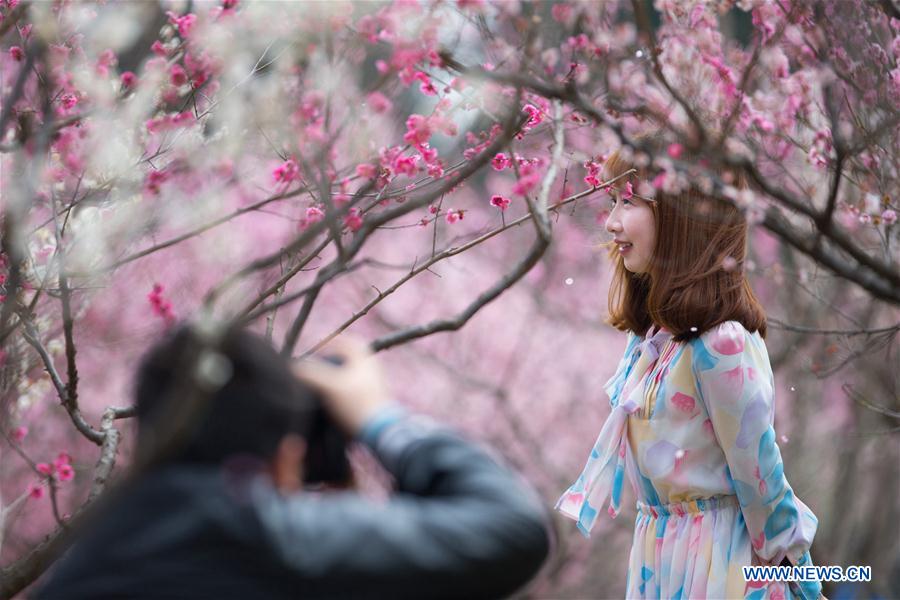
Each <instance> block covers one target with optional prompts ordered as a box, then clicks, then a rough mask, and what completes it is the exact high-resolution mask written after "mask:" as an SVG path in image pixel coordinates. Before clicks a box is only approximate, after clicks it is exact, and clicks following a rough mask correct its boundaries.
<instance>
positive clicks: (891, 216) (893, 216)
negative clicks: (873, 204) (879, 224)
mask: <svg viewBox="0 0 900 600" xmlns="http://www.w3.org/2000/svg"><path fill="white" fill-rule="evenodd" d="M881 220H882V221H884V224H885V225H893V224H894V223H896V222H897V213H896V212H895V211H893V210H891V209H890V208H889V209H887V210H886V211H884V212H883V213H881Z"/></svg>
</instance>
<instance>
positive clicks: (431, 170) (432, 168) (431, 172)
mask: <svg viewBox="0 0 900 600" xmlns="http://www.w3.org/2000/svg"><path fill="white" fill-rule="evenodd" d="M428 176H429V177H434V178H435V179H440V178H441V177H443V176H444V165H443V164H442V163H441V161H437V162H434V163H432V164H430V165H428Z"/></svg>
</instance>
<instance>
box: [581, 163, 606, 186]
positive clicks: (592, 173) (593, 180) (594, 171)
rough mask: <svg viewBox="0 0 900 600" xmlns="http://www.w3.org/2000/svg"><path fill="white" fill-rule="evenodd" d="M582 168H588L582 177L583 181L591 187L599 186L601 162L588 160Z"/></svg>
mask: <svg viewBox="0 0 900 600" xmlns="http://www.w3.org/2000/svg"><path fill="white" fill-rule="evenodd" d="M584 168H585V169H587V170H588V174H587V176H586V177H585V178H584V182H585V183H586V184H588V185H589V186H591V187H599V186H600V184H601V183H602V181H601V179H600V168H601V163H600V162H595V161H593V160H589V161H588V162H586V163H584Z"/></svg>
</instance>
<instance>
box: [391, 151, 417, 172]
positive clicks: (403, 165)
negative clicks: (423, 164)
mask: <svg viewBox="0 0 900 600" xmlns="http://www.w3.org/2000/svg"><path fill="white" fill-rule="evenodd" d="M418 163H419V157H418V156H398V157H397V160H395V161H394V163H393V165H391V168H392V169H393V170H394V172H395V173H397V174H398V175H406V176H407V177H413V176H414V175H415V174H416V173H418V171H419V166H418Z"/></svg>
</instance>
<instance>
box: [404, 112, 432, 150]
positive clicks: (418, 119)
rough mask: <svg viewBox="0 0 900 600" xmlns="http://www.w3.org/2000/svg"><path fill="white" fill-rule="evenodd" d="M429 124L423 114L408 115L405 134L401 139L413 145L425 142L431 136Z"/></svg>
mask: <svg viewBox="0 0 900 600" xmlns="http://www.w3.org/2000/svg"><path fill="white" fill-rule="evenodd" d="M431 133H432V131H431V125H430V124H429V122H428V119H427V118H426V117H424V116H423V115H410V117H409V118H408V119H407V120H406V134H405V135H404V136H403V140H404V141H405V142H407V143H409V144H412V145H413V146H417V145H419V144H425V143H427V142H428V139H429V138H430V137H431Z"/></svg>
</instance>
